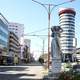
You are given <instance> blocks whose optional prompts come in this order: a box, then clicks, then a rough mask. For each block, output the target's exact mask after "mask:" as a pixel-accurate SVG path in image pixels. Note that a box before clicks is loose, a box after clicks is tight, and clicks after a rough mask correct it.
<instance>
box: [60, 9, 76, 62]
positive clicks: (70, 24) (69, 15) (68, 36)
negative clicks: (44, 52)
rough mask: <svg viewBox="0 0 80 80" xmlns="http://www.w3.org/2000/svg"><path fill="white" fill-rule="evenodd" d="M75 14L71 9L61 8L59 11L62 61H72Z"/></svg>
mask: <svg viewBox="0 0 80 80" xmlns="http://www.w3.org/2000/svg"><path fill="white" fill-rule="evenodd" d="M75 14H76V12H75V11H74V9H72V8H61V9H60V11H59V24H60V26H61V28H62V29H63V32H62V33H61V39H60V43H61V50H62V57H63V61H68V60H70V61H72V60H73V56H72V55H73V53H74V51H75V45H74V40H75Z"/></svg>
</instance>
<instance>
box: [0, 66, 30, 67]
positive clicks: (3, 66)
mask: <svg viewBox="0 0 80 80" xmlns="http://www.w3.org/2000/svg"><path fill="white" fill-rule="evenodd" d="M0 67H29V66H0Z"/></svg>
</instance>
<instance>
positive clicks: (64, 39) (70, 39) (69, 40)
mask: <svg viewBox="0 0 80 80" xmlns="http://www.w3.org/2000/svg"><path fill="white" fill-rule="evenodd" d="M60 40H61V41H73V39H64V38H62V39H60Z"/></svg>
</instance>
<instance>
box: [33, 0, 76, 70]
mask: <svg viewBox="0 0 80 80" xmlns="http://www.w3.org/2000/svg"><path fill="white" fill-rule="evenodd" d="M32 1H33V2H35V3H38V4H40V5H41V6H43V7H44V8H45V10H46V11H47V14H48V69H49V61H50V20H51V13H52V11H53V9H54V8H55V7H57V6H59V5H63V4H67V3H70V2H73V1H75V0H68V1H66V2H63V3H60V4H57V5H55V4H43V3H41V2H38V1H36V0H32Z"/></svg>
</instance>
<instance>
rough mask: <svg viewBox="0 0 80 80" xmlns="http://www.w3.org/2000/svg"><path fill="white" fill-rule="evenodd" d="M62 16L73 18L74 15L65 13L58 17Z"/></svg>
mask: <svg viewBox="0 0 80 80" xmlns="http://www.w3.org/2000/svg"><path fill="white" fill-rule="evenodd" d="M62 16H70V17H75V15H74V14H70V13H69V14H67V13H65V14H61V15H60V17H62Z"/></svg>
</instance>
